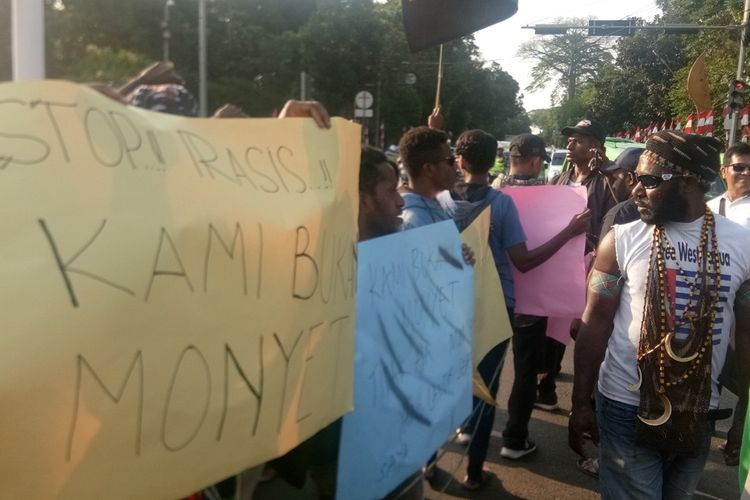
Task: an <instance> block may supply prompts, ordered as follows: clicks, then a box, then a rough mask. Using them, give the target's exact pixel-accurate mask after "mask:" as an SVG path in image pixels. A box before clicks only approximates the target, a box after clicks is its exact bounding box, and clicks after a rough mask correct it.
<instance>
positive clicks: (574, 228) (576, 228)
mask: <svg viewBox="0 0 750 500" xmlns="http://www.w3.org/2000/svg"><path fill="white" fill-rule="evenodd" d="M590 220H591V211H590V210H589V209H588V208H587V209H586V210H584V211H583V212H581V213H580V214H577V215H575V216H573V218H572V219H571V220H570V222H569V223H568V225H567V226H566V227H565V228H564V229H563V230H562V231H560V232H559V233H557V234H556V235H555V236H553V237H552V238H550V239H549V240H547V241H546V242H545V243H543V244H541V245H539V246H538V247H536V248H534V249H532V250H529V249H527V248H526V243H519V244H518V245H514V246H512V247H510V248H508V257H510V260H511V262H513V265H514V266H516V269H518V270H519V271H521V272H522V273H525V272H526V271H530V270H532V269H534V268H535V267H537V266H538V265H540V264H542V263H544V262H545V261H547V259H549V258H550V257H552V256H553V255H554V254H555V253H556V252H557V251H558V250H560V248H562V246H563V245H564V244H565V243H567V242H568V241H569V240H570V239H571V238H573V237H574V236H577V235H579V234H581V233H584V232H585V231H586V229H587V228H588V226H589V221H590Z"/></svg>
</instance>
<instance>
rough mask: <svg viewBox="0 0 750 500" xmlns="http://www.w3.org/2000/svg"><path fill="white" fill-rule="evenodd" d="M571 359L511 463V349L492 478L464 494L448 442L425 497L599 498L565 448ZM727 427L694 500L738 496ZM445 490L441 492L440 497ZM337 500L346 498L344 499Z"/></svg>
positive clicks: (270, 485)
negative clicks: (555, 401) (507, 443)
mask: <svg viewBox="0 0 750 500" xmlns="http://www.w3.org/2000/svg"><path fill="white" fill-rule="evenodd" d="M572 358H573V349H572V346H571V347H570V348H568V350H567V352H566V354H565V359H564V360H563V373H562V374H561V375H560V379H559V380H558V384H557V385H558V396H559V398H560V405H561V410H558V411H555V412H554V413H550V412H544V411H539V410H534V413H533V414H532V416H531V423H530V434H531V436H530V437H531V439H532V440H534V441H535V442H536V443H537V446H538V450H537V452H536V453H534V454H532V455H528V456H526V457H524V458H522V459H521V460H518V461H511V460H506V459H504V458H501V457H500V448H501V446H502V430H503V426H504V424H505V421H506V419H507V401H508V395H509V394H510V386H511V384H512V383H513V356H512V352H511V350H509V352H508V357H507V358H506V363H505V366H504V368H503V372H502V374H501V383H500V394H499V395H498V401H499V404H500V407H499V409H498V412H497V416H496V418H495V428H494V430H493V433H492V438H491V442H490V451H489V455H488V459H487V462H486V464H485V466H486V468H488V469H489V470H490V472H491V473H492V474H494V477H492V479H491V480H490V482H489V483H488V484H487V486H486V487H485V488H484V489H482V490H480V491H477V492H468V491H466V490H464V489H463V488H461V486H460V483H459V481H460V480H461V479H462V478H463V477H464V474H465V472H466V461H465V460H464V458H463V455H464V453H465V451H466V448H465V447H463V446H459V445H457V444H455V443H448V444H447V445H446V446H445V447H444V450H445V451H446V453H445V454H444V455H443V456H442V457H441V458H440V460H439V462H438V466H439V469H438V474H437V477H436V480H435V481H433V483H432V486H434V488H435V489H432V488H430V487H427V485H426V488H425V490H426V491H425V492H426V497H427V498H428V499H430V500H449V499H462V498H473V499H479V500H485V499H492V500H498V499H545V500H546V499H560V500H565V499H571V500H590V499H596V498H599V494H598V492H597V481H596V479H593V478H591V477H588V476H586V475H584V474H583V473H581V472H579V471H578V469H577V468H576V455H575V454H574V453H573V452H572V451H571V450H570V449H569V448H568V443H567V436H568V427H567V425H568V417H567V416H568V413H569V411H570V393H571V389H572V385H573V377H572V373H573V369H572V368H573V366H572V365H573V362H572ZM725 392H726V391H725ZM736 401H737V400H736V398H734V397H733V396H732V395H731V394H726V395H725V396H724V397H723V398H722V407H725V408H729V407H731V408H734V405H735V403H736ZM728 428H729V421H728V420H725V421H723V422H720V423H719V425H718V426H717V429H718V430H717V436H716V437H714V439H713V440H712V443H711V454H710V456H709V459H708V463H707V464H706V470H705V471H704V473H703V478H702V480H701V483H700V485H699V487H698V494H697V495H696V496H695V498H696V499H700V500H707V499H721V500H734V499H737V498H739V492H738V480H737V468H736V467H727V466H725V465H724V462H723V459H722V457H721V454H720V452H719V450H718V446H719V444H720V443H721V442H722V441H723V439H722V438H723V437H725V436H726V431H727V429H728ZM591 451H592V454H593V452H595V448H593V447H592V449H591ZM425 484H426V483H425ZM443 488H444V492H442V493H441V490H443ZM317 498H318V492H317V490H316V489H315V487H314V486H313V485H312V484H311V481H308V482H307V484H306V485H305V488H304V489H302V490H297V489H295V488H292V487H291V486H289V485H286V484H285V483H284V482H283V481H281V480H279V479H278V478H276V479H274V480H272V481H269V482H267V483H263V484H261V485H259V486H258V489H257V490H256V493H255V496H254V500H267V499H268V500H282V499H283V500H311V499H317ZM341 498H344V499H345V498H346V495H344V496H343V497H341Z"/></svg>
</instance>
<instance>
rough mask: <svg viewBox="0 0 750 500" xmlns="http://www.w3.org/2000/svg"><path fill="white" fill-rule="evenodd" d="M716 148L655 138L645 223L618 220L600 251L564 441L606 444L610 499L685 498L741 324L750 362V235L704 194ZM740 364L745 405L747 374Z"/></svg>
mask: <svg viewBox="0 0 750 500" xmlns="http://www.w3.org/2000/svg"><path fill="white" fill-rule="evenodd" d="M719 147H720V144H719V142H718V141H717V140H716V139H713V138H710V137H702V136H696V135H687V134H683V133H682V132H676V131H662V132H659V133H657V134H655V135H653V136H652V137H651V138H650V139H649V141H648V142H647V143H646V149H645V151H644V153H643V155H641V158H640V160H639V162H638V166H637V168H636V176H637V179H638V184H637V185H636V187H635V189H634V190H633V197H634V198H635V203H636V206H637V208H638V213H639V215H640V220H638V221H635V222H631V223H629V224H624V225H615V226H614V228H613V230H612V231H610V232H609V233H608V234H607V235H606V237H605V238H604V240H603V241H602V242H601V243H600V245H599V248H598V250H597V255H596V260H595V262H594V266H593V270H592V272H591V275H590V278H589V285H588V297H587V303H586V310H585V311H584V314H583V318H582V325H581V329H580V331H579V333H578V339H577V342H576V348H575V382H574V386H573V411H572V413H571V416H570V422H569V435H568V438H569V444H570V446H571V448H572V449H573V450H574V451H576V452H577V453H579V454H580V455H583V441H584V439H585V438H587V437H589V436H590V437H591V439H592V440H593V441H594V442H595V443H599V450H600V451H599V461H600V465H599V467H600V468H599V484H600V488H601V494H602V498H604V499H613V498H614V499H619V498H637V499H648V498H654V499H660V498H690V497H691V496H692V494H693V492H694V491H695V488H696V486H697V484H698V481H699V479H700V476H701V473H702V471H703V467H704V465H705V461H706V457H707V455H708V448H709V443H710V435H711V432H710V428H711V423H712V422H711V420H712V417H713V416H714V415H713V414H712V413H713V410H715V409H717V407H718V403H719V393H718V387H717V378H718V376H719V373H720V372H721V369H722V366H723V364H724V360H725V356H726V351H727V345H728V343H729V332H730V328H731V324H732V322H733V319H734V318H736V348H737V352H738V356H739V358H740V359H750V281H749V280H750V255H748V254H747V249H748V248H750V232H748V231H747V230H746V229H744V228H742V227H741V226H739V225H737V224H735V223H733V222H731V221H729V220H728V219H726V218H723V217H714V216H713V213H712V212H711V211H710V210H709V209H708V207H706V204H705V202H704V198H703V196H704V194H705V192H706V191H707V189H708V186H709V184H710V182H711V181H712V180H713V179H714V178H715V177H716V174H717V173H718V170H719ZM613 325H614V328H613ZM740 368H741V371H742V373H741V376H740V380H741V386H742V389H741V391H740V394H742V395H743V396H742V397H741V401H740V407H741V408H746V407H747V394H748V392H747V388H748V385H747V381H748V368H750V367H748V365H747V363H744V364H743V366H741V367H740ZM597 371H598V374H599V380H598V384H597V389H598V390H597V391H596V399H597V404H596V415H595V414H594V410H593V408H592V406H591V395H592V392H594V385H595V381H596V377H597ZM597 423H598V427H597ZM739 438H741V436H730V439H732V440H734V439H739ZM600 439H601V441H600Z"/></svg>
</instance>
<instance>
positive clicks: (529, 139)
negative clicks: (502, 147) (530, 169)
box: [510, 134, 551, 161]
mask: <svg viewBox="0 0 750 500" xmlns="http://www.w3.org/2000/svg"><path fill="white" fill-rule="evenodd" d="M510 155H511V156H539V157H541V158H542V159H544V161H550V160H551V158H550V157H549V154H547V145H546V144H545V143H544V139H542V138H541V137H539V136H538V135H534V134H520V135H517V136H515V137H514V138H513V140H512V141H510Z"/></svg>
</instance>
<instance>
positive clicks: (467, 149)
mask: <svg viewBox="0 0 750 500" xmlns="http://www.w3.org/2000/svg"><path fill="white" fill-rule="evenodd" d="M497 149H498V148H497V140H495V138H494V137H492V136H491V135H490V134H488V133H487V132H485V131H484V130H479V129H474V130H467V131H466V132H464V133H463V134H461V136H460V137H459V138H458V140H457V141H456V155H461V158H463V159H464V160H466V161H467V162H468V165H467V166H468V170H469V172H471V173H472V174H484V173H486V172H488V171H489V170H490V168H492V165H494V163H495V155H496V152H497Z"/></svg>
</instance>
